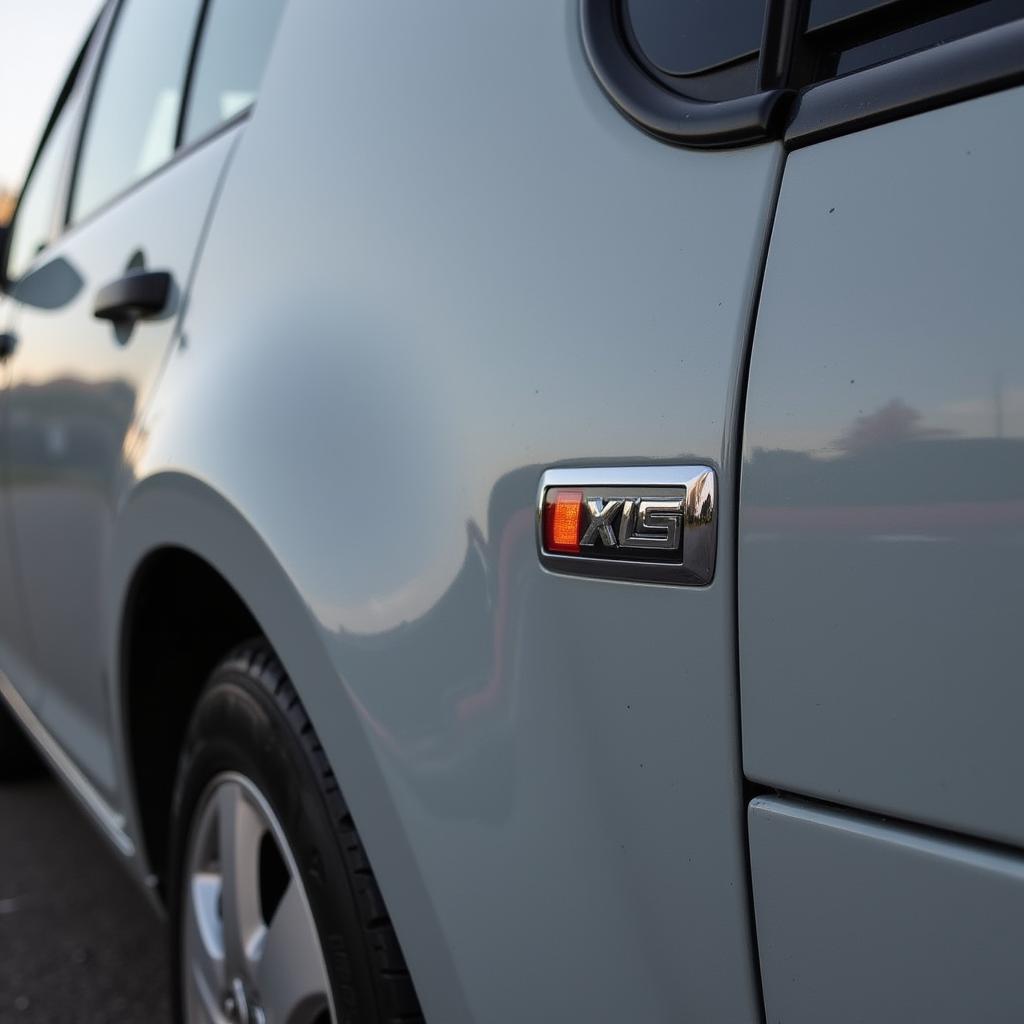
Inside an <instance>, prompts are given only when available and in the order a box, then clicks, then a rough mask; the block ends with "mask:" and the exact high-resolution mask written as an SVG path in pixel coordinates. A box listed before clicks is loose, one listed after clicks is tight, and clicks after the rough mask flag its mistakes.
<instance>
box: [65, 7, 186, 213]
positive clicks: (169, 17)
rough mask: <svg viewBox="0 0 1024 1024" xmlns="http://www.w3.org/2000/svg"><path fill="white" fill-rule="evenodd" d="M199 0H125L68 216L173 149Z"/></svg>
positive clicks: (105, 196) (100, 80) (91, 113)
mask: <svg viewBox="0 0 1024 1024" xmlns="http://www.w3.org/2000/svg"><path fill="white" fill-rule="evenodd" d="M198 13H199V0H124V3H123V4H122V7H121V10H120V12H119V13H118V15H117V20H116V21H115V23H114V27H113V30H112V36H111V38H110V40H109V41H108V43H107V48H106V54H105V56H104V58H103V66H102V68H101V69H100V72H99V77H98V80H97V82H96V88H95V92H94V94H93V98H92V104H91V106H90V110H89V114H88V119H87V121H86V127H85V139H84V141H83V144H82V152H81V156H80V158H79V165H78V176H77V180H76V182H75V190H74V196H73V198H72V206H71V219H72V220H79V219H80V218H82V217H84V216H86V215H87V214H89V213H91V212H92V211H93V210H95V209H96V208H97V207H98V206H101V205H102V204H103V203H105V202H106V201H107V200H108V199H111V198H113V197H114V196H115V195H117V193H118V192H121V191H122V190H124V189H125V188H127V187H128V186H129V185H131V184H132V183H133V182H135V181H138V180H139V178H142V177H145V175H147V174H148V173H149V172H150V171H153V170H155V169H156V168H157V167H159V166H160V165H161V164H162V163H164V162H165V161H166V160H167V159H168V158H169V157H170V156H171V155H172V154H173V153H174V146H175V136H176V134H177V130H178V115H179V112H180V110H181V96H182V91H183V89H184V83H185V75H186V73H187V69H188V62H189V55H190V53H191V49H192V41H193V38H194V35H195V28H196V19H197V17H198Z"/></svg>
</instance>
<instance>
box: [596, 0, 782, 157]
mask: <svg viewBox="0 0 1024 1024" xmlns="http://www.w3.org/2000/svg"><path fill="white" fill-rule="evenodd" d="M580 16H581V18H580V23H581V25H582V31H583V46H584V48H585V50H586V52H587V57H588V58H589V60H590V65H591V67H592V68H593V70H594V74H595V76H596V77H597V80H598V82H599V83H600V84H601V87H602V88H603V89H604V91H605V92H606V93H607V94H608V96H609V97H610V98H611V100H612V102H613V103H614V104H615V106H617V107H618V108H619V110H620V111H621V112H622V113H623V114H625V115H626V117H628V118H629V119H630V120H632V121H634V122H635V123H636V124H637V125H639V126H640V127H641V128H643V129H644V130H645V131H647V132H650V134H652V135H654V136H656V137H657V138H659V139H662V140H663V141H665V142H672V143H675V144H676V145H680V146H693V147H696V148H700V149H716V148H720V147H723V146H742V145H748V144H750V143H754V142H761V141H763V140H764V139H766V138H769V137H771V136H772V135H773V134H774V135H775V136H776V137H777V136H778V134H779V133H778V126H779V125H780V123H781V121H782V119H783V118H784V116H785V113H786V110H787V109H788V106H789V101H790V100H791V98H792V96H793V93H792V92H789V91H787V90H784V89H773V90H770V91H768V92H762V93H757V94H755V95H753V96H743V97H741V98H739V99H735V100H723V101H721V102H718V103H708V102H703V101H701V100H691V99H687V98H686V97H685V96H680V95H679V94H678V93H674V92H671V91H670V90H669V89H666V88H665V87H664V86H663V85H661V84H660V83H659V82H657V81H655V80H654V79H653V78H651V77H650V76H649V75H648V74H647V72H646V71H644V70H643V68H641V67H640V65H639V64H638V63H637V62H636V61H635V60H633V59H632V57H631V56H630V54H629V52H628V50H627V49H626V47H625V45H624V41H623V38H622V28H621V25H620V23H619V4H618V2H617V0H580Z"/></svg>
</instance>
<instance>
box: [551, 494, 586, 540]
mask: <svg viewBox="0 0 1024 1024" xmlns="http://www.w3.org/2000/svg"><path fill="white" fill-rule="evenodd" d="M582 512H583V492H582V491H566V490H562V489H561V488H559V487H552V488H549V490H548V492H547V494H546V495H545V497H544V549H545V550H546V551H553V552H563V553H566V554H574V555H575V554H579V550H580V525H581V523H582V522H583V514H582Z"/></svg>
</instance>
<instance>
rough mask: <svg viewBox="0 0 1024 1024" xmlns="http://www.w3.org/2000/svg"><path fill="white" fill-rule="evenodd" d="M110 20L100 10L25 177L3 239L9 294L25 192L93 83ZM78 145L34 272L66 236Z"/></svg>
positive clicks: (0, 274)
mask: <svg viewBox="0 0 1024 1024" xmlns="http://www.w3.org/2000/svg"><path fill="white" fill-rule="evenodd" d="M106 17H107V7H106V6H104V7H102V8H101V9H100V11H99V13H98V14H97V15H96V17H95V19H94V20H93V23H92V25H91V26H90V27H89V32H88V33H87V35H86V37H85V40H84V41H83V42H82V45H81V46H80V47H79V50H78V53H77V55H76V57H75V59H74V62H73V63H72V65H71V67H70V69H69V70H68V73H67V75H66V76H65V79H64V83H63V85H62V86H61V89H60V92H59V93H58V94H57V99H56V100H55V101H54V104H53V107H52V109H51V110H50V116H49V117H48V118H47V121H46V124H45V126H44V127H43V133H42V135H41V136H40V139H39V143H38V145H37V146H36V150H35V153H34V154H33V156H32V162H31V163H30V164H29V167H28V170H27V171H26V172H25V178H24V180H23V181H22V183H21V190H20V192H19V194H18V202H17V204H16V205H15V207H14V212H13V213H12V214H11V219H10V222H9V223H8V225H7V230H6V232H5V235H4V238H3V245H2V246H0V292H4V291H6V290H7V288H8V286H9V285H11V284H13V283H15V282H14V281H11V280H9V279H8V277H7V259H8V254H9V252H10V246H11V243H12V241H13V239H14V228H15V225H16V224H17V221H18V214H19V213H20V212H21V204H22V201H23V200H24V198H25V193H26V192H27V191H28V185H29V182H31V180H32V176H33V175H34V174H35V172H36V167H37V166H38V164H39V160H40V158H41V157H42V155H43V150H45V149H46V146H47V145H48V143H49V141H50V137H51V136H52V135H53V131H54V129H55V128H56V126H57V122H58V121H59V120H60V118H61V116H62V115H63V114H64V113H65V111H68V110H71V106H72V104H73V103H74V102H75V99H76V93H78V91H79V90H80V89H81V88H82V87H83V83H85V82H87V81H88V80H89V78H90V76H91V74H92V71H93V68H94V66H95V61H96V50H97V48H98V47H99V45H100V40H101V38H102V36H103V34H104V31H105V24H104V22H105V19H106ZM74 113H75V112H74V111H73V110H72V114H73V115H74ZM78 118H79V120H80V119H81V115H80V113H79V114H78ZM77 127H78V126H77V125H74V124H73V125H72V131H74V130H75V129H76V128H77ZM75 145H76V143H75V142H74V141H73V140H69V145H68V155H67V156H66V157H65V160H64V166H63V167H62V169H61V173H60V182H59V185H58V187H57V196H56V201H55V202H54V207H53V210H52V213H51V222H52V223H51V237H50V240H49V241H48V242H47V243H46V244H45V245H44V246H43V247H42V248H41V249H39V250H38V252H37V253H36V254H35V256H34V257H33V259H32V261H31V263H30V264H29V268H28V271H30V270H31V268H32V267H34V266H36V265H37V264H38V262H39V257H40V256H42V255H43V253H45V252H46V251H47V250H48V249H49V248H50V247H51V246H53V245H54V244H55V243H56V242H57V241H58V240H59V239H60V238H61V237H62V236H63V233H64V203H65V200H66V197H67V192H68V189H69V188H70V182H71V165H72V158H71V150H73V149H74V148H75ZM28 271H26V272H28ZM22 276H24V275H22Z"/></svg>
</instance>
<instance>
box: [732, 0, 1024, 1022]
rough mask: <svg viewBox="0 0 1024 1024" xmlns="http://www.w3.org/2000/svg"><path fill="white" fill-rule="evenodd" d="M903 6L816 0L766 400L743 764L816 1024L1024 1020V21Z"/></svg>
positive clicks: (743, 539)
mask: <svg viewBox="0 0 1024 1024" xmlns="http://www.w3.org/2000/svg"><path fill="white" fill-rule="evenodd" d="M886 6H887V8H888V10H887V11H880V10H868V8H875V7H876V5H869V4H865V3H856V2H846V3H837V2H831V3H825V2H824V0H822V2H819V3H812V4H811V6H810V19H811V20H810V26H809V31H808V33H807V35H806V36H805V37H804V39H803V41H802V43H801V44H799V45H800V46H802V47H803V54H802V56H803V58H804V59H805V60H807V61H808V62H809V64H810V65H813V66H814V67H816V68H817V69H818V74H819V76H820V77H821V78H822V79H824V80H823V81H821V82H820V84H815V85H813V86H812V87H811V88H809V89H808V90H807V91H806V92H805V93H804V94H803V96H802V97H801V99H800V101H799V104H798V106H797V109H796V114H795V117H794V119H793V121H792V123H791V125H790V127H789V131H788V136H787V142H788V148H789V150H790V152H789V155H788V156H787V163H786V168H785V172H784V175H783V184H782V189H781V194H780V199H779V204H778V209H777V215H776V220H775V226H774V231H773V236H772V242H771V247H770V251H769V255H768V260H767V266H766V272H765V277H764V285H763V292H762V298H761V304H760V311H759V315H758V321H757V329H756V333H755V337H754V344H753V353H752V362H751V368H750V376H749V385H748V395H747V415H746V423H745V433H744V461H743V468H742V481H741V503H740V531H739V541H740V543H739V565H738V571H739V627H740V654H741V662H740V669H741V676H740V684H741V695H742V723H743V758H744V769H745V772H746V774H747V776H748V777H749V778H750V779H752V780H754V781H755V782H757V783H760V784H762V785H764V786H765V787H766V788H769V789H770V790H772V791H773V792H772V794H771V795H765V796H763V797H761V798H759V799H757V800H755V801H754V802H753V804H752V805H751V808H750V813H749V823H750V844H751V862H752V871H753V888H754V903H755V911H756V918H757V930H758V942H759V951H760V957H761V966H762V973H763V979H764V994H765V1002H766V1010H767V1016H768V1019H769V1020H777V1019H779V1020H785V1021H787V1022H788V1024H801V1022H808V1024H809V1022H812V1021H822V1020H828V1021H832V1022H845V1021H851V1022H852V1021H855V1020H856V1021H860V1020H868V1019H870V1020H873V1021H894V1022H895V1021H906V1020H929V1021H950V1022H952V1021H960V1020H966V1019H981V1020H992V1021H995V1020H999V1021H1003V1020H1019V1019H1021V1016H1022V1015H1024V997H1022V992H1021V988H1020V985H1019V977H1020V974H1019V952H1020V949H1021V945H1022V943H1024V924H1022V922H1024V855H1022V854H1021V852H1020V847H1021V846H1022V845H1024V810H1022V805H1021V802H1020V798H1019V779H1020V777H1021V772H1022V770H1024V746H1022V745H1021V742H1020V722H1021V720H1022V715H1024V689H1022V687H1021V669H1020V651H1021V609H1022V608H1024V583H1022V579H1024V574H1022V571H1024V344H1022V341H1024V338H1022V330H1024V329H1022V324H1024V289H1022V288H1021V271H1022V260H1021V250H1020V240H1021V237H1022V234H1024V194H1022V190H1021V180H1022V178H1021V168H1022V166H1024V142H1022V134H1021V130H1020V125H1021V123H1022V120H1024V89H1022V88H1020V87H1019V86H1017V83H1019V82H1021V81H1022V80H1024V22H1022V21H1020V20H1017V19H1019V17H1020V15H1021V14H1022V13H1024V12H1022V11H1021V8H1020V5H1019V4H1000V3H982V4H973V5H967V4H964V5H962V6H963V10H959V9H958V5H956V4H947V5H943V8H942V11H941V12H938V11H936V10H932V11H929V12H927V13H922V10H923V9H922V8H920V6H919V5H909V4H903V5H901V4H898V3H897V4H889V5H886ZM914 6H916V7H917V8H918V9H917V10H916V11H914V10H911V9H910V8H911V7H914ZM862 8H863V9H864V10H861V9H862ZM938 13H941V14H942V15H943V16H942V17H936V16H935V15H936V14H938ZM901 18H902V20H900V19H901ZM816 33H817V34H816ZM940 41H941V45H933V44H937V43H939V42H940ZM799 53H800V51H799V49H798V55H799ZM815 62H817V63H815ZM835 75H837V76H838V77H833V76H835ZM879 816H884V817H879Z"/></svg>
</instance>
